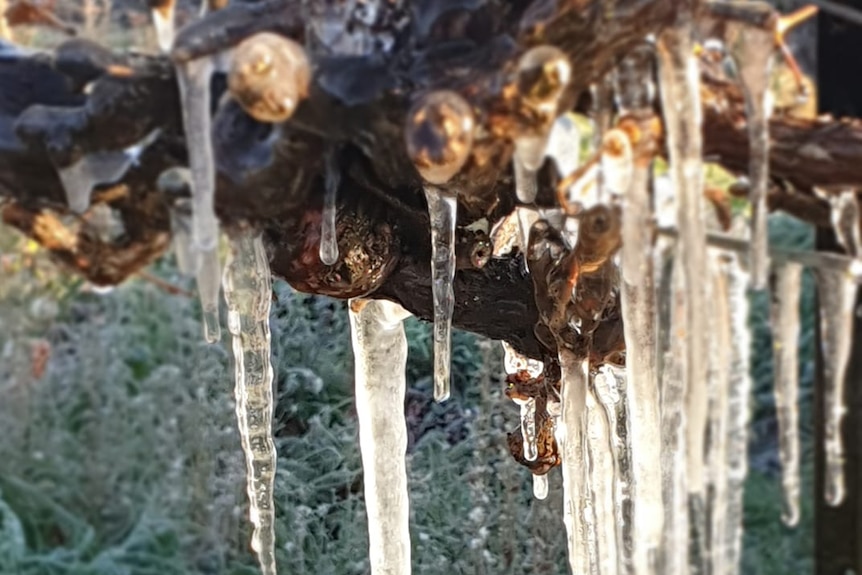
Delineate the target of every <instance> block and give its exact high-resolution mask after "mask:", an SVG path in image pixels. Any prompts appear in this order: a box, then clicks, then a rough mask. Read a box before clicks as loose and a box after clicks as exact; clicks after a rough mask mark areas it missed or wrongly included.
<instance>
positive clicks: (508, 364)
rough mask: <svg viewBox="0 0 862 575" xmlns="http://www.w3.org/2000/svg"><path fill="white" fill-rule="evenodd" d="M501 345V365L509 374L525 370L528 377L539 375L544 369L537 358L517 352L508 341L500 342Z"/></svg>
mask: <svg viewBox="0 0 862 575" xmlns="http://www.w3.org/2000/svg"><path fill="white" fill-rule="evenodd" d="M500 343H501V344H502V345H503V367H504V368H505V370H506V373H507V374H509V375H512V374H515V373H518V372H519V371H526V372H527V373H529V374H530V377H539V376H540V375H542V372H543V371H544V370H545V366H544V364H543V363H542V362H541V361H539V360H538V359H533V358H531V357H526V356H524V355H521V354H520V353H518V351H517V350H516V349H515V348H514V347H512V345H511V344H510V343H508V342H505V341H503V342H500Z"/></svg>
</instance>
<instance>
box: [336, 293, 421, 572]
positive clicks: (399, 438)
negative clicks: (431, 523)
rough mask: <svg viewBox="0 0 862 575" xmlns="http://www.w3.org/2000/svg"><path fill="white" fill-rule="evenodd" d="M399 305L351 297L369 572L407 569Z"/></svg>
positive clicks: (404, 360)
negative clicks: (366, 517)
mask: <svg viewBox="0 0 862 575" xmlns="http://www.w3.org/2000/svg"><path fill="white" fill-rule="evenodd" d="M407 315H408V314H407V312H405V311H404V310H403V309H402V308H401V306H399V305H398V304H395V303H392V302H388V301H363V300H351V302H350V328H351V333H352V336H353V353H354V357H355V358H356V414H357V418H358V420H359V446H360V449H361V451H362V468H363V470H364V478H365V481H364V485H365V506H366V509H367V514H368V544H369V562H370V567H371V573H372V575H409V574H410V530H409V526H408V519H409V501H408V496H407V468H406V463H405V454H406V451H407V425H406V422H405V419H404V394H405V392H406V389H407V383H406V379H405V369H406V365H407V338H406V336H405V335H404V325H403V322H402V320H403V319H404V318H405V317H407Z"/></svg>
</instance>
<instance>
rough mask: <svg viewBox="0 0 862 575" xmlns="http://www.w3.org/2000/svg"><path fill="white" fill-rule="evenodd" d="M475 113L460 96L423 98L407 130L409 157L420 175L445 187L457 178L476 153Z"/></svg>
mask: <svg viewBox="0 0 862 575" xmlns="http://www.w3.org/2000/svg"><path fill="white" fill-rule="evenodd" d="M474 124H475V120H474V118H473V110H472V108H471V107H470V104H468V103H467V101H466V100H464V98H462V97H461V96H460V95H459V94H458V93H457V92H452V91H449V90H442V91H437V92H431V93H429V94H426V95H425V96H423V97H422V98H420V99H419V100H418V101H417V102H416V103H415V104H414V105H413V107H412V108H411V109H410V112H409V113H408V115H407V122H406V126H405V130H404V138H405V142H406V144H407V155H408V156H409V157H410V159H411V160H412V161H413V165H414V166H416V170H417V171H418V172H419V175H420V176H422V178H423V179H424V180H425V181H426V182H428V183H429V184H434V185H443V184H445V183H447V182H448V181H449V180H451V179H452V178H453V177H454V176H455V174H457V173H458V172H459V171H460V170H461V168H463V167H464V164H466V163H467V160H468V159H469V158H470V152H471V151H472V149H473V128H474Z"/></svg>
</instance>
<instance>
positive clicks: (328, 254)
mask: <svg viewBox="0 0 862 575" xmlns="http://www.w3.org/2000/svg"><path fill="white" fill-rule="evenodd" d="M325 180H326V181H325V185H326V191H325V193H324V196H323V214H322V216H321V217H322V220H321V224H320V261H321V262H323V263H324V264H326V265H328V266H331V265H332V264H334V263H335V262H336V261H338V237H336V235H335V216H336V205H335V200H336V199H337V195H338V186H339V184H340V183H341V172H340V171H339V168H338V156H337V155H336V154H335V153H334V152H331V153H330V155H329V157H328V158H327V161H326V177H325Z"/></svg>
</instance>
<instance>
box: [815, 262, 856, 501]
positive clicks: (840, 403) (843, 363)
mask: <svg viewBox="0 0 862 575" xmlns="http://www.w3.org/2000/svg"><path fill="white" fill-rule="evenodd" d="M814 277H815V278H816V279H817V301H818V305H819V306H820V334H821V335H820V337H821V347H822V350H823V364H824V366H825V367H824V376H823V379H824V383H825V387H824V392H823V403H824V406H823V409H824V414H825V415H824V420H825V422H826V425H825V429H824V435H825V438H824V443H825V446H824V451H825V453H826V476H825V487H824V489H825V493H824V496H825V498H826V502H827V503H828V504H829V505H835V506H837V505H840V504H841V502H842V501H844V497H845V496H846V494H847V490H846V485H845V478H844V440H843V437H842V433H841V425H842V422H843V421H844V413H845V412H846V411H847V408H846V406H845V403H844V401H845V400H844V395H845V394H844V388H845V384H846V381H845V380H846V379H847V365H848V363H849V361H850V352H851V348H852V342H853V316H854V311H855V307H856V294H857V291H858V285H857V284H856V281H855V280H854V278H853V276H852V275H851V274H850V272H849V271H841V270H832V269H825V268H821V269H817V270H815V274H814Z"/></svg>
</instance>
